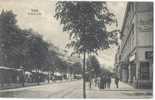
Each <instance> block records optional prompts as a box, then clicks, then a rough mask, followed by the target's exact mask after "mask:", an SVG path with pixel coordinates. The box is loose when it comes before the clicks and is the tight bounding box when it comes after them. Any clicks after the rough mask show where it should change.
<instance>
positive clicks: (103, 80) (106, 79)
mask: <svg viewBox="0 0 155 100" xmlns="http://www.w3.org/2000/svg"><path fill="white" fill-rule="evenodd" d="M114 81H115V85H116V88H119V78H118V77H117V76H114ZM93 82H94V84H95V86H96V87H98V88H99V89H105V88H108V89H110V86H111V83H112V75H111V74H102V75H100V76H99V77H96V78H94V80H93ZM91 85H92V80H89V87H90V88H91Z"/></svg>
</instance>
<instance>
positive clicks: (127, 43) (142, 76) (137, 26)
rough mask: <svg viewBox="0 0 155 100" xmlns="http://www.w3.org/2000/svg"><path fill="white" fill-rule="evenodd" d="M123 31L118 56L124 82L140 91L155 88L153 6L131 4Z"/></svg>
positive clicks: (138, 3)
mask: <svg viewBox="0 0 155 100" xmlns="http://www.w3.org/2000/svg"><path fill="white" fill-rule="evenodd" d="M121 31H122V32H121V45H120V48H119V49H118V53H117V54H116V57H115V63H116V64H115V65H117V66H115V67H116V69H117V72H118V73H119V75H120V79H121V80H122V81H125V82H128V83H130V84H131V85H133V86H135V87H136V88H149V87H152V80H153V3H152V2H128V4H127V9H126V13H125V17H124V22H123V27H122V30H121ZM118 69H119V70H118Z"/></svg>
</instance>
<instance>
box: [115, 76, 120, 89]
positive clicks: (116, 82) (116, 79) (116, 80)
mask: <svg viewBox="0 0 155 100" xmlns="http://www.w3.org/2000/svg"><path fill="white" fill-rule="evenodd" d="M115 84H116V87H117V88H118V87H119V85H118V84H119V78H118V77H117V76H116V77H115Z"/></svg>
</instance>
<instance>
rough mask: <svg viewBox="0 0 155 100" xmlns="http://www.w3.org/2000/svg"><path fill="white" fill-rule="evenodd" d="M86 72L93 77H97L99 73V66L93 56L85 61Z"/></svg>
mask: <svg viewBox="0 0 155 100" xmlns="http://www.w3.org/2000/svg"><path fill="white" fill-rule="evenodd" d="M87 71H88V72H91V73H92V74H93V75H96V76H97V75H99V74H100V73H101V66H100V63H99V61H98V59H97V58H96V57H95V56H89V57H88V59H87Z"/></svg>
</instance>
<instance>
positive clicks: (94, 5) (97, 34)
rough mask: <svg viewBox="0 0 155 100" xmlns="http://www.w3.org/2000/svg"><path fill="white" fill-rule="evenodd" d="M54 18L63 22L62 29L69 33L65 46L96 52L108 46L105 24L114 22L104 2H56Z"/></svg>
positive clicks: (112, 15)
mask: <svg viewBox="0 0 155 100" xmlns="http://www.w3.org/2000/svg"><path fill="white" fill-rule="evenodd" d="M55 12H56V14H55V17H56V19H60V23H61V24H63V31H67V32H68V33H69V35H70V39H71V41H70V43H68V44H67V47H73V48H74V50H75V52H76V53H82V52H88V53H90V52H95V53H96V52H97V50H99V49H106V48H108V47H109V43H110V42H109V41H110V40H109V38H108V36H109V35H108V33H109V32H108V31H107V27H106V26H107V25H110V24H112V23H113V22H114V14H113V13H111V12H110V11H109V10H108V8H107V4H106V2H77V1H70V2H62V1H60V2H57V4H56V9H55Z"/></svg>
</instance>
